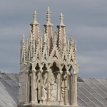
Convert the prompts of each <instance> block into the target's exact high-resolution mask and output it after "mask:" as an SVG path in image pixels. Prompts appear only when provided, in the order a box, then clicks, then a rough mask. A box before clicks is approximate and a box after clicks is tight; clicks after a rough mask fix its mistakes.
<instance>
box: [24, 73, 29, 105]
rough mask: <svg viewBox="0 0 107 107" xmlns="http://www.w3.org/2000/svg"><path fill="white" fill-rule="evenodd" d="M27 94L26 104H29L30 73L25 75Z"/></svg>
mask: <svg viewBox="0 0 107 107" xmlns="http://www.w3.org/2000/svg"><path fill="white" fill-rule="evenodd" d="M25 81H26V82H25V83H26V84H25V88H26V89H25V93H26V96H25V98H26V100H25V102H26V103H29V75H28V72H26V73H25ZM23 91H24V90H23Z"/></svg>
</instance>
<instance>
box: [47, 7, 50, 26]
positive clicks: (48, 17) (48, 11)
mask: <svg viewBox="0 0 107 107" xmlns="http://www.w3.org/2000/svg"><path fill="white" fill-rule="evenodd" d="M50 17H51V11H50V7H48V10H47V13H46V21H47V24H49V25H50V24H51V18H50Z"/></svg>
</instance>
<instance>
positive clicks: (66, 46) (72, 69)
mask: <svg viewBox="0 0 107 107" xmlns="http://www.w3.org/2000/svg"><path fill="white" fill-rule="evenodd" d="M48 15H49V16H48ZM46 17H47V22H46V24H45V25H44V29H45V30H44V35H43V37H41V36H40V34H39V32H40V31H39V23H38V21H37V18H36V12H35V13H34V14H33V18H34V19H33V23H32V24H31V34H30V37H29V39H27V41H26V42H25V41H24V40H22V41H21V55H20V56H21V57H20V63H21V72H20V75H21V77H22V78H21V79H20V81H21V83H22V84H23V85H22V87H21V90H22V93H23V94H22V95H21V101H22V102H21V103H24V104H25V105H26V104H35V105H38V104H47V105H49V104H51V105H57V104H58V105H72V107H77V106H78V105H77V74H78V65H77V62H76V47H75V42H74V40H73V39H70V40H67V39H66V32H65V25H64V23H63V15H62V13H61V16H60V25H58V26H57V29H58V31H57V32H55V33H54V32H53V30H52V23H51V22H50V9H49V8H48V11H47V15H46ZM25 74H26V76H25ZM25 78H26V81H24V82H22V80H23V79H25ZM24 91H25V93H24Z"/></svg>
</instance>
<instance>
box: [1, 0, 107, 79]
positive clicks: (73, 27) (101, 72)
mask: <svg viewBox="0 0 107 107" xmlns="http://www.w3.org/2000/svg"><path fill="white" fill-rule="evenodd" d="M48 6H50V8H51V11H52V23H53V24H54V28H55V26H56V25H57V24H58V23H59V15H60V12H63V14H64V23H65V25H66V29H67V30H66V31H67V35H68V36H71V35H72V36H73V38H75V39H76V40H77V56H78V64H79V75H80V76H81V77H97V78H107V47H106V46H107V0H0V70H1V71H4V72H19V70H20V68H19V53H20V52H19V50H20V48H19V43H20V38H21V37H22V34H23V33H25V34H27V33H28V32H29V30H30V26H29V24H30V23H31V22H32V13H33V11H34V10H36V11H37V13H38V21H39V23H40V25H41V31H42V30H43V29H42V28H43V26H42V25H43V24H44V23H45V14H46V10H47V7H48ZM54 30H55V29H54Z"/></svg>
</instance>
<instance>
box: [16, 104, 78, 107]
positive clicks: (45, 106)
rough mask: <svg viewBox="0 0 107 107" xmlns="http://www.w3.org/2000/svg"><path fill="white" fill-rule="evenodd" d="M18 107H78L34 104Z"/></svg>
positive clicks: (19, 106) (73, 106)
mask: <svg viewBox="0 0 107 107" xmlns="http://www.w3.org/2000/svg"><path fill="white" fill-rule="evenodd" d="M18 107H79V106H78V105H51V104H50V105H34V104H23V105H18Z"/></svg>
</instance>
